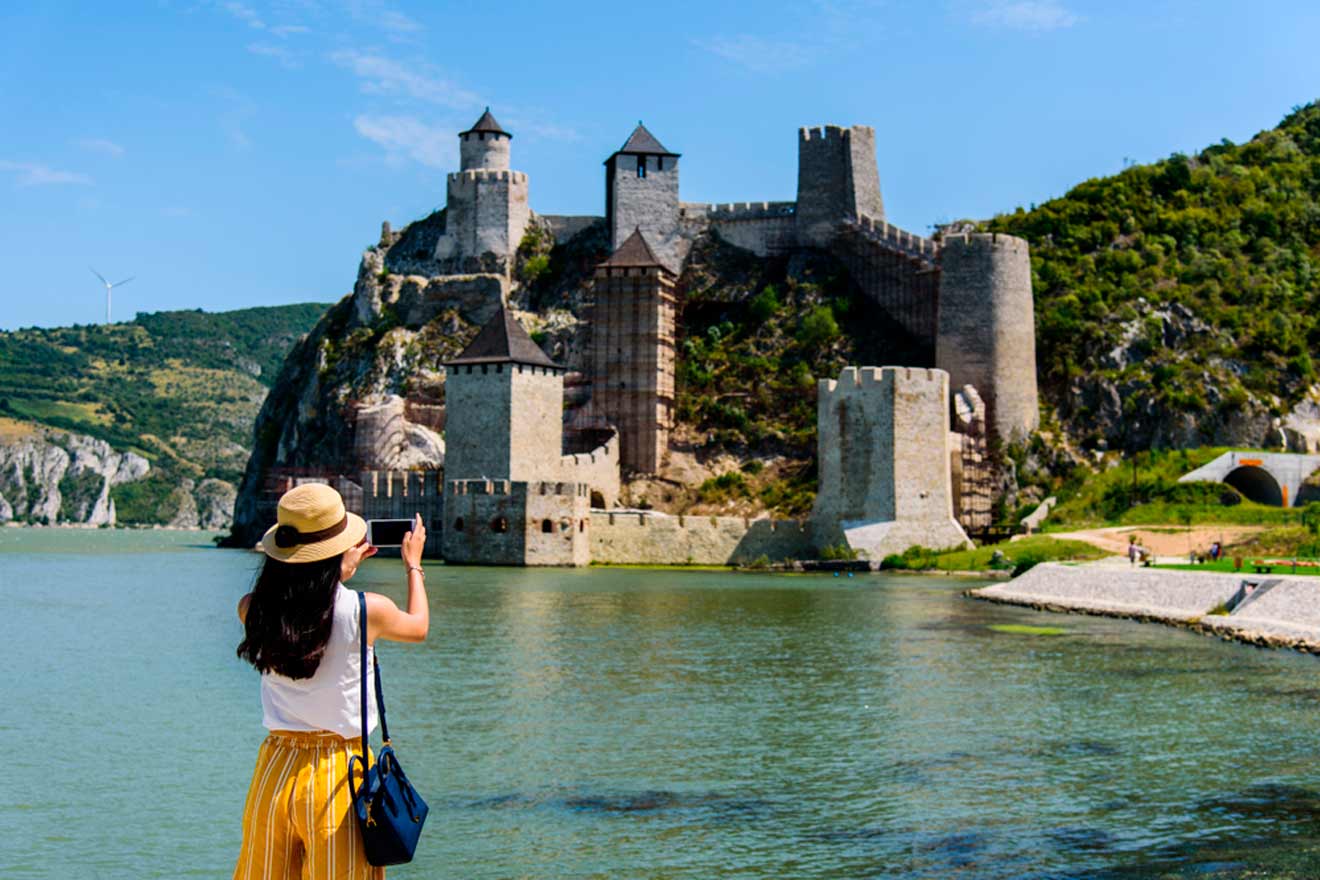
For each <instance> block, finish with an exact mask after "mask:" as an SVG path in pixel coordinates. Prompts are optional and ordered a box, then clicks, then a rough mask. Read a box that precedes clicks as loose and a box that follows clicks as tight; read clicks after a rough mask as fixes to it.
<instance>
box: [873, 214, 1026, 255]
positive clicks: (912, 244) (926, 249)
mask: <svg viewBox="0 0 1320 880" xmlns="http://www.w3.org/2000/svg"><path fill="white" fill-rule="evenodd" d="M856 225H857V227H858V228H859V229H860V230H861V231H862V233H863V234H864V235H866V237H867V238H870V239H872V240H874V241H877V242H880V243H881V244H883V245H885V246H887V247H890V248H892V249H894V250H897V251H902V252H903V253H905V254H908V255H910V256H913V257H918V258H920V259H923V260H930V261H934V260H935V259H936V258H938V256H939V252H940V245H939V243H938V242H937V241H935V240H934V239H933V238H926V237H924V236H921V235H917V234H916V233H913V232H908V231H907V230H905V229H899V228H898V227H897V226H895V225H893V224H892V223H889V222H886V221H885V220H883V219H878V218H876V217H870V216H862V217H858V218H857V224H856ZM1006 237H1011V236H1006ZM946 240H947V239H946Z"/></svg>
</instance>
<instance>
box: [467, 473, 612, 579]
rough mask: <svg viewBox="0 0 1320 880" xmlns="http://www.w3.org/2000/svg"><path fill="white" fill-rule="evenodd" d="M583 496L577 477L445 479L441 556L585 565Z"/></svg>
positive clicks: (586, 503)
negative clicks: (571, 479)
mask: <svg viewBox="0 0 1320 880" xmlns="http://www.w3.org/2000/svg"><path fill="white" fill-rule="evenodd" d="M589 501H590V499H589V489H588V487H587V486H585V485H584V484H581V483H552V482H546V481H530V482H517V481H510V480H451V481H449V482H447V483H446V484H445V511H446V515H447V519H446V522H445V530H444V541H443V546H444V551H443V552H444V557H445V561H446V562H449V563H451V564H455V565H572V566H577V565H587V564H588V563H589V562H590V561H591V548H590V543H589V538H588V525H589V524H588V516H589Z"/></svg>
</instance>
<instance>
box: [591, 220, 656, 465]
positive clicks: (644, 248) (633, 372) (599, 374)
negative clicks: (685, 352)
mask: <svg viewBox="0 0 1320 880" xmlns="http://www.w3.org/2000/svg"><path fill="white" fill-rule="evenodd" d="M594 289H595V304H594V305H593V306H592V313H591V326H592V333H591V360H590V363H591V377H592V378H591V381H592V386H591V400H592V408H593V410H594V411H595V413H596V414H597V415H600V416H603V417H604V418H605V419H606V420H608V421H609V422H610V423H611V424H612V425H614V427H616V428H618V429H619V434H620V438H619V440H620V463H621V464H622V465H623V466H624V467H625V468H628V469H631V470H633V471H636V472H639V473H646V474H653V473H655V472H656V471H658V470H659V469H660V463H661V460H662V459H663V458H664V455H665V451H666V450H667V449H668V448H669V432H670V430H671V429H672V428H673V426H674V310H675V303H676V298H675V295H674V274H673V273H672V272H671V271H669V269H667V268H665V266H664V265H663V264H662V263H661V262H660V260H659V258H658V257H657V256H656V254H655V252H654V251H653V250H652V249H651V246H650V244H649V243H648V242H647V240H646V236H645V235H644V234H643V233H642V231H641V229H638V228H634V229H633V233H632V235H630V236H628V239H627V241H625V242H624V243H623V244H622V245H620V247H619V249H618V250H616V251H615V252H614V253H613V254H611V255H610V258H609V259H607V260H606V261H605V262H603V263H601V264H600V265H599V266H597V267H596V278H595V283H594Z"/></svg>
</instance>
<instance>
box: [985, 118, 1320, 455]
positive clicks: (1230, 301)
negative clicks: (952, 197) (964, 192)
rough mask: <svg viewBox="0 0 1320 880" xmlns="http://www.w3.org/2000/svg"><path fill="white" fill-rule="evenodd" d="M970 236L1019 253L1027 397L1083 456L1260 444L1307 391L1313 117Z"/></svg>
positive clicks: (1314, 340) (1317, 240) (1319, 253)
mask: <svg viewBox="0 0 1320 880" xmlns="http://www.w3.org/2000/svg"><path fill="white" fill-rule="evenodd" d="M985 226H986V228H987V229H989V230H992V231H999V232H1008V233H1012V234H1014V235H1019V236H1022V237H1024V238H1026V239H1027V240H1028V241H1029V242H1030V243H1031V247H1032V269H1033V285H1034V289H1035V296H1036V322H1037V324H1036V327H1037V356H1038V369H1039V373H1040V379H1041V383H1042V388H1043V390H1044V392H1045V396H1046V398H1047V400H1048V401H1049V402H1050V403H1051V404H1053V405H1054V407H1055V408H1056V409H1057V410H1058V412H1059V415H1060V416H1061V418H1062V419H1063V421H1064V423H1065V425H1066V426H1067V427H1069V428H1070V429H1071V430H1072V432H1073V433H1074V434H1075V435H1077V436H1078V437H1079V438H1080V439H1082V440H1083V441H1086V442H1088V443H1090V444H1091V445H1099V446H1109V447H1111V448H1112V447H1114V446H1125V447H1127V448H1130V449H1138V448H1145V447H1150V446H1154V447H1159V446H1173V447H1178V446H1196V445H1203V444H1208V443H1253V444H1254V443H1260V442H1262V441H1263V439H1264V437H1263V434H1264V433H1265V431H1267V430H1268V428H1269V421H1270V418H1271V417H1273V416H1278V415H1281V414H1283V413H1286V412H1287V411H1288V410H1289V409H1290V408H1291V406H1292V405H1294V404H1295V403H1296V402H1298V401H1299V400H1300V399H1301V398H1302V397H1303V396H1304V395H1305V394H1306V393H1307V391H1308V389H1309V388H1310V387H1311V386H1312V385H1313V384H1314V383H1315V382H1316V380H1317V374H1316V367H1315V364H1314V362H1313V360H1312V358H1311V355H1310V350H1311V349H1312V348H1314V347H1315V346H1316V345H1317V344H1320V319H1317V308H1316V307H1317V305H1320V105H1316V104H1310V105H1307V106H1305V107H1299V108H1296V109H1295V110H1294V112H1293V113H1291V114H1290V115H1289V116H1288V117H1287V118H1285V119H1284V120H1283V121H1282V122H1281V123H1280V124H1279V126H1278V127H1276V128H1274V129H1271V130H1268V131H1264V132H1261V133H1260V134H1258V135H1257V136H1256V137H1254V138H1252V139H1251V140H1250V141H1248V142H1247V143H1245V144H1241V145H1238V144H1233V143H1231V142H1229V141H1223V142H1221V143H1219V144H1216V145H1214V146H1211V147H1207V148H1206V149H1204V150H1202V151H1201V152H1199V153H1197V154H1196V155H1194V156H1187V155H1183V154H1179V153H1175V154H1174V155H1172V156H1170V157H1169V158H1168V159H1165V160H1163V161H1161V162H1156V163H1153V164H1149V165H1136V166H1133V167H1130V168H1127V169H1125V170H1124V171H1122V172H1121V173H1119V174H1116V175H1114V176H1112V177H1107V178H1102V179H1095V180H1088V181H1086V182H1084V183H1082V184H1079V185H1078V186H1076V187H1074V188H1073V189H1072V190H1071V191H1070V192H1069V193H1068V194H1067V195H1065V196H1063V197H1062V198H1058V199H1054V200H1051V201H1049V202H1046V203H1045V204H1043V205H1040V206H1038V207H1035V208H1033V209H1032V210H1030V211H1027V210H1023V209H1020V208H1019V209H1018V210H1017V211H1016V212H1014V213H1012V214H1006V215H1002V216H999V217H996V218H995V219H993V220H992V221H990V222H989V223H988V224H985ZM1258 435H1261V436H1258Z"/></svg>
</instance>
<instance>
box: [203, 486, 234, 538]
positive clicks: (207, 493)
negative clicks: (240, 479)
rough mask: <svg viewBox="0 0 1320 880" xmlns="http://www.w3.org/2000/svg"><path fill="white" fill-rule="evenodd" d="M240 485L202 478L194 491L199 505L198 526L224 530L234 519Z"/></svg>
mask: <svg viewBox="0 0 1320 880" xmlns="http://www.w3.org/2000/svg"><path fill="white" fill-rule="evenodd" d="M237 498H238V487H237V486H235V485H234V484H233V483H230V482H228V481H226V480H217V479H213V478H212V479H206V480H202V481H201V482H200V483H199V484H198V485H197V489H196V490H195V491H194V492H193V499H194V501H195V502H196V506H197V527H198V528H202V529H214V530H217V531H218V530H222V529H227V528H229V526H230V524H231V523H232V522H233V521H234V501H235V499H237Z"/></svg>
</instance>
